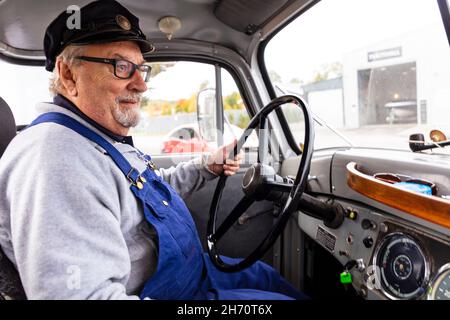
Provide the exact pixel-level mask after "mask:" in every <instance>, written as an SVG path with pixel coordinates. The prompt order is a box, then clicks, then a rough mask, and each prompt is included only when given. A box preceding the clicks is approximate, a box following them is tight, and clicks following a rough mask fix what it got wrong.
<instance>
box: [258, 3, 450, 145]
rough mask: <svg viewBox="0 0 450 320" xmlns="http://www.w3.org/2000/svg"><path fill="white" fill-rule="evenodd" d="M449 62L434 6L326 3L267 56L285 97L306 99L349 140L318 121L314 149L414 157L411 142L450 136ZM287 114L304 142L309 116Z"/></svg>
mask: <svg viewBox="0 0 450 320" xmlns="http://www.w3.org/2000/svg"><path fill="white" fill-rule="evenodd" d="M449 57H450V49H449V45H448V40H447V37H446V34H445V29H444V27H443V23H442V18H441V16H440V12H439V8H438V4H437V1H430V0H395V1H392V0H342V1H333V0H323V1H320V2H319V3H317V4H316V5H314V6H313V7H312V8H310V9H309V10H307V11H306V12H304V13H303V14H301V15H300V16H299V17H298V18H296V19H295V20H294V21H292V22H291V23H290V24H289V25H288V26H286V27H285V28H284V29H283V30H281V31H280V32H279V33H278V34H276V35H275V36H274V37H273V38H272V39H271V40H270V41H269V43H268V45H267V47H266V50H265V56H264V58H265V63H266V68H267V70H268V71H269V76H270V79H271V81H272V84H273V85H274V87H277V88H281V90H275V91H276V92H277V94H278V95H280V94H282V92H285V93H286V92H287V93H297V94H299V95H300V96H302V97H303V98H304V99H305V100H306V102H307V103H308V104H309V106H310V108H311V111H312V112H313V113H314V114H315V115H316V116H317V118H318V119H319V120H318V121H319V122H320V120H322V121H323V122H325V123H326V124H327V125H328V126H329V127H331V128H336V129H337V130H338V131H339V132H340V133H341V134H342V135H343V136H344V137H346V138H347V139H343V138H341V137H339V136H338V135H336V134H335V133H333V132H332V131H330V130H329V128H328V127H327V126H325V125H323V124H322V125H321V124H319V123H318V122H316V124H315V129H316V139H315V149H322V148H327V147H338V146H343V145H349V144H352V145H354V146H360V147H373V148H390V149H399V150H409V140H410V135H411V134H415V133H423V134H424V136H425V139H429V137H428V134H429V132H430V130H432V129H439V130H441V131H442V132H444V133H445V134H447V135H448V134H450V86H449V85H448V84H449V83H450V61H449V59H448V58H449ZM283 111H284V113H285V116H286V118H287V120H288V123H289V126H290V129H291V130H292V132H293V135H294V137H296V138H300V139H298V141H297V143H300V142H301V137H302V136H303V133H302V132H301V130H302V128H303V126H302V125H301V124H299V122H300V121H301V119H302V117H295V116H294V115H293V114H292V113H293V112H297V110H290V109H289V110H288V109H285V110H283ZM442 150H443V149H441V151H442ZM445 150H446V151H447V149H445ZM435 152H436V149H435Z"/></svg>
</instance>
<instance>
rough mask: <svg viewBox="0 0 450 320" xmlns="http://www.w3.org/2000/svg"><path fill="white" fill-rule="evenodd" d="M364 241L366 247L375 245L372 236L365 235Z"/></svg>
mask: <svg viewBox="0 0 450 320" xmlns="http://www.w3.org/2000/svg"><path fill="white" fill-rule="evenodd" d="M363 243H364V246H365V247H366V248H372V246H373V239H372V237H371V236H368V237H365V238H364V239H363Z"/></svg>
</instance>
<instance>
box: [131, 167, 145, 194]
mask: <svg viewBox="0 0 450 320" xmlns="http://www.w3.org/2000/svg"><path fill="white" fill-rule="evenodd" d="M134 172H136V174H135V175H137V179H136V180H134V179H133V178H132V177H131V175H132V174H133V173H134ZM127 179H128V180H129V181H130V182H131V184H132V185H133V186H136V188H138V189H139V190H142V188H144V183H146V182H147V179H145V178H144V177H143V176H141V175H140V174H139V172H138V171H137V170H136V169H135V168H131V169H130V171H129V172H128V173H127Z"/></svg>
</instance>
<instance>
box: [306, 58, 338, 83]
mask: <svg viewBox="0 0 450 320" xmlns="http://www.w3.org/2000/svg"><path fill="white" fill-rule="evenodd" d="M320 69H321V70H319V71H316V73H315V74H314V77H313V81H312V82H319V81H324V80H328V79H333V78H337V77H340V76H342V63H340V62H332V63H330V64H328V63H325V64H322V65H321V66H320Z"/></svg>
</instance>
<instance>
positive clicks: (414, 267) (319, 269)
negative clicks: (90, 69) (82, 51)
mask: <svg viewBox="0 0 450 320" xmlns="http://www.w3.org/2000/svg"><path fill="white" fill-rule="evenodd" d="M89 2H90V0H82V1H74V0H58V1H56V0H45V1H31V0H0V70H6V71H5V72H1V73H0V74H1V76H0V157H1V155H2V154H3V152H4V150H5V149H6V148H7V146H8V144H9V142H10V141H11V140H12V139H13V137H14V136H15V135H16V134H20V130H21V129H23V128H24V127H25V126H26V125H27V124H29V123H30V122H31V121H32V120H33V117H34V115H33V114H32V112H31V111H32V106H33V105H34V104H35V103H37V102H39V101H35V100H34V98H35V97H34V96H33V95H32V94H31V93H30V94H28V93H25V94H23V92H27V90H31V91H32V88H30V89H28V88H29V87H31V86H36V88H38V89H36V90H41V88H45V85H46V83H45V81H44V83H40V84H38V83H37V82H38V81H36V80H33V79H28V80H29V81H28V82H26V81H27V79H23V78H21V77H20V74H19V73H17V74H14V73H13V72H12V71H8V70H15V69H6V68H8V67H11V68H12V67H14V68H23V69H31V68H32V69H33V70H38V71H39V70H40V71H39V72H40V73H42V74H43V75H44V76H47V77H48V75H49V73H46V72H45V70H44V64H45V56H44V53H43V44H42V40H43V35H44V31H45V28H46V27H47V25H48V24H49V23H50V21H52V19H53V18H54V17H56V15H57V14H58V13H60V12H61V11H63V10H65V9H66V8H67V10H73V12H74V14H76V7H77V6H79V7H82V6H83V5H85V4H87V3H89ZM119 2H120V3H122V4H123V5H124V6H125V7H127V8H128V9H129V10H130V11H131V12H133V13H134V14H135V15H136V16H138V17H139V18H140V25H141V28H142V30H143V31H144V33H145V34H146V36H147V38H148V39H150V40H151V41H152V42H153V44H154V45H155V48H156V49H155V51H154V52H152V53H148V54H146V55H145V56H144V58H145V59H146V61H147V62H148V63H149V64H152V65H163V64H164V63H169V66H168V67H167V69H164V68H160V69H158V68H155V67H153V70H159V74H154V75H153V76H154V79H155V80H154V85H153V83H152V80H150V85H149V86H150V89H149V93H148V95H147V98H148V99H149V100H152V99H154V100H155V101H156V100H158V99H160V98H156V97H157V92H158V90H159V89H158V88H159V87H158V82H157V81H158V79H159V78H158V77H160V78H161V79H162V77H163V76H165V75H167V76H168V75H169V74H170V72H171V70H172V71H173V70H175V69H176V68H177V63H178V64H179V63H186V65H189V66H190V65H192V66H194V68H196V67H198V66H207V67H208V68H209V70H210V71H209V72H210V74H209V76H208V77H209V79H210V80H209V83H208V85H203V87H201V86H200V87H197V89H195V90H194V91H193V92H194V93H195V95H194V96H193V99H192V101H193V102H192V105H193V106H195V108H194V109H195V110H194V111H193V112H191V111H192V110H191V109H189V110H188V112H185V113H183V114H182V113H181V111H179V110H182V109H180V108H181V107H180V108H178V109H176V108H175V107H173V108H172V109H173V110H175V111H170V110H172V109H170V108H169V107H167V110H169V111H167V112H166V111H164V110H165V109H164V108H165V107H164V104H162V103H160V102H158V101H157V102H149V104H148V105H147V106H150V107H148V109H145V108H143V110H144V111H145V112H146V113H148V114H150V112H154V110H155V109H154V110H153V111H149V110H150V109H151V106H152V105H153V106H161V108H163V109H162V110H163V111H161V113H160V114H158V115H157V116H158V117H160V118H158V119H162V120H161V121H160V122H159V123H156V122H155V121H154V122H152V121H151V119H153V118H151V117H150V118H149V119H150V120H149V121H148V122H145V126H144V125H142V127H139V128H137V129H136V131H135V132H134V134H135V136H134V135H133V137H134V141H135V144H136V146H137V147H138V148H141V146H142V149H143V150H144V151H146V152H156V154H151V156H152V159H153V161H154V162H155V164H156V166H157V167H160V168H168V167H170V166H173V165H175V164H177V163H179V162H182V161H187V160H190V159H192V158H195V157H197V156H199V152H177V153H161V152H160V150H161V142H162V141H163V140H164V139H166V138H164V134H167V132H169V131H170V130H169V129H173V128H176V127H177V126H179V125H180V123H181V124H183V123H189V124H192V123H194V124H195V125H196V126H197V125H198V130H197V128H195V133H196V134H200V135H201V136H202V137H201V138H202V139H204V140H205V141H208V142H209V143H214V144H215V145H216V146H220V145H222V144H223V142H224V141H223V133H224V130H226V129H224V127H226V126H227V122H233V125H236V126H239V127H240V128H242V132H244V134H242V135H241V136H237V137H236V139H237V140H238V144H237V146H236V148H235V150H234V151H236V152H237V151H239V150H242V152H243V153H244V160H243V163H242V164H241V168H240V170H239V171H238V173H237V174H236V175H234V176H232V177H228V178H226V177H220V178H218V179H214V180H211V181H209V182H207V183H206V185H205V186H204V187H203V188H202V189H200V190H198V191H196V192H194V193H193V194H192V195H190V196H189V197H188V198H186V199H184V200H185V202H186V204H187V206H188V208H189V210H190V211H191V213H192V215H193V217H194V220H195V223H196V226H197V229H198V232H199V235H200V240H201V241H202V244H203V246H204V249H205V251H208V252H209V254H210V256H211V258H212V260H213V262H214V263H215V265H216V266H217V267H218V268H219V269H222V270H225V271H226V272H235V271H237V270H242V269H244V268H246V267H247V266H249V265H251V264H252V263H253V262H255V261H256V260H258V259H261V260H263V261H264V262H266V263H268V264H270V265H272V266H273V267H275V269H276V270H278V271H279V272H280V273H281V274H282V275H283V276H284V277H285V278H286V279H287V280H288V281H289V282H290V283H291V284H293V285H294V286H295V287H296V288H298V289H300V290H302V291H303V292H304V293H306V294H307V295H308V296H309V297H311V299H313V300H327V299H337V300H344V299H345V300H427V299H429V300H450V215H449V213H450V154H449V153H448V150H447V149H446V148H445V146H446V145H447V144H446V143H447V142H448V140H447V138H446V136H445V133H444V132H445V130H446V129H447V128H450V126H448V124H449V122H450V121H448V120H447V119H450V117H446V112H450V111H446V109H448V110H450V109H449V102H450V91H449V89H448V86H447V85H446V84H448V80H450V61H449V59H448V57H449V55H448V53H450V49H449V47H450V46H449V44H450V9H449V4H448V1H446V0H437V1H428V0H427V1H425V0H415V1H402V0H398V1H381V2H380V1H370V0H364V2H365V3H366V4H365V5H363V4H361V3H360V1H353V0H343V1H339V4H337V3H335V1H332V0H322V1H316V0H266V1H255V0H250V1H238V0H153V1H142V0H139V1H138V0H119ZM397 2H398V3H397ZM392 3H397V4H398V6H397V7H395V8H394V9H398V10H401V13H402V15H405V17H406V18H405V19H407V18H408V17H409V16H410V17H409V18H410V20H411V21H414V23H420V28H423V30H424V31H421V30H422V29H420V28H419V27H417V26H414V27H411V29H408V30H407V29H406V27H405V26H404V25H405V24H400V23H396V22H395V21H389V20H390V19H388V17H385V18H383V17H377V19H378V21H379V25H378V26H374V25H372V24H371V25H370V26H369V24H370V23H369V21H367V23H366V22H365V20H366V19H369V18H368V17H367V16H368V15H370V14H369V12H370V10H371V9H370V8H379V7H380V11H379V12H380V14H385V15H389V17H391V16H394V17H395V16H396V13H395V12H391V11H395V10H394V9H392V10H391V8H390V6H391V5H392V6H393V4H392ZM413 3H414V4H413ZM382 6H384V7H383V8H381V7H382ZM425 7H426V9H424V8H425ZM336 8H339V9H342V12H343V15H342V16H340V14H341V13H340V11H339V13H338V14H334V15H331V14H330V15H326V16H325V13H323V16H321V14H322V13H321V12H326V10H328V11H331V12H336V10H337V9H336ZM414 8H415V9H414ZM373 10H375V9H373ZM344 14H345V15H344ZM419 14H420V15H419ZM397 15H398V12H397ZM416 15H419V16H420V17H422V19H417V18H416ZM428 15H429V16H430V17H431V16H432V17H433V19H434V20H430V22H427V21H425V20H426V19H427V17H428ZM374 16H375V14H374ZM333 19H334V20H333ZM352 19H353V21H352ZM402 19H403V18H402ZM383 21H387V22H386V24H387V25H388V27H386V28H385V29H386V30H384V31H385V34H384V35H383V36H379V37H376V36H375V35H376V32H378V31H380V30H381V29H383V28H384V26H382V24H383ZM408 21H409V20H408ZM365 23H366V24H367V29H366V28H365V27H366V26H365V25H363V24H365ZM340 24H342V25H345V24H348V25H349V29H348V30H352V32H355V33H354V34H353V33H344V32H341V34H340V36H341V38H337V39H334V38H333V37H334V36H331V35H332V34H333V33H332V32H333V29H335V30H338V29H339V28H340V27H339V25H340ZM297 25H298V28H299V30H300V31H298V32H296V31H295V30H296V29H294V27H296V26H297ZM395 25H396V26H398V27H399V28H404V30H403V29H402V30H400V31H399V33H398V36H396V37H393V36H392V34H394V33H395V32H394V31H393V29H390V28H391V27H392V26H395ZM308 26H311V27H308ZM312 26H314V28H313V27H312ZM431 27H433V28H435V27H436V28H437V29H438V30H439V32H440V33H439V37H438V36H437V35H436V33H433V35H435V36H432V37H430V36H428V35H429V34H428V33H426V32H428V31H427V30H429V29H427V28H431ZM301 28H302V29H301ZM370 28H373V29H370ZM358 29H361V30H358ZM411 30H412V31H411ZM430 30H431V29H430ZM432 30H434V29H432ZM358 31H360V34H357V32H358ZM283 32H284V33H285V34H287V33H289V34H288V35H287V36H286V37H284V38H282V34H283ZM380 32H381V31H380ZM430 32H431V31H430ZM433 32H434V31H433ZM327 33H329V34H330V37H329V38H323V36H322V34H327ZM386 34H388V35H389V37H385V35H386ZM371 36H373V39H369V38H370V37H371ZM390 36H392V37H390ZM415 37H417V38H415ZM434 37H436V39H435V38H434ZM342 39H347V40H345V41H344V40H342ZM417 39H419V40H417ZM360 40H361V41H360ZM358 41H360V42H358ZM350 42H354V43H355V44H353V45H354V47H348V48H345V49H342V50H343V52H344V53H345V54H343V55H342V56H340V57H339V59H340V60H339V61H340V62H339V65H336V64H335V65H333V64H332V62H333V61H334V60H333V59H334V58H333V59H329V57H330V56H331V54H332V53H336V52H338V51H339V50H341V46H344V44H345V43H350ZM394 49H395V50H394ZM339 52H340V51H339ZM433 54H434V55H435V56H433ZM319 58H320V59H321V58H323V59H322V60H320V61H319V60H318V59H319ZM428 58H429V59H428ZM426 59H428V60H426ZM425 60H426V61H425ZM316 61H319V62H317V64H316ZM336 61H337V60H336ZM283 63H285V64H286V65H283ZM297 63H298V66H304V69H301V67H297ZM324 63H328V64H326V65H325V64H324ZM427 63H429V64H427ZM316 66H317V68H319V69H318V70H319V71H317V70H314V69H313V68H314V67H316ZM2 68H5V69H2ZM302 68H303V67H302ZM320 68H322V69H320ZM310 69H311V73H310V74H311V76H310V77H309V78H308V79H309V80H311V79H312V80H311V81H308V79H306V78H302V77H303V76H304V74H307V73H308V72H309V70H310ZM383 69H384V70H383ZM17 70H19V69H17ZM21 70H22V69H21ZM193 70H195V69H193ZM197 70H199V69H197ZM38 71H36V72H38ZM33 72H34V71H33ZM314 72H315V73H314ZM195 73H196V72H195V71H193V72H185V74H184V75H183V77H182V78H179V79H181V81H175V80H173V81H172V82H170V81H169V83H171V84H170V86H171V87H170V91H169V92H170V94H172V95H174V96H175V95H176V94H177V91H179V92H181V91H182V90H183V88H184V87H185V86H188V83H189V82H190V79H192V81H194V78H195V77H196V75H195ZM198 73H200V71H198ZM411 73H414V75H413V76H411ZM177 77H178V76H177ZM283 77H284V79H283ZM305 77H308V76H305ZM411 77H412V78H411ZM11 79H13V80H11ZM14 79H15V80H14ZM36 79H37V78H36ZM39 79H41V78H39ZM174 79H175V78H174ZM224 79H227V80H224ZM289 79H291V80H290V81H289ZM305 79H306V80H305ZM411 79H412V80H411ZM22 81H23V82H22ZM41 82H42V81H41ZM228 82H232V83H233V88H235V91H236V92H237V93H238V94H239V99H237V100H236V99H235V100H236V101H238V102H229V101H231V100H226V99H225V98H224V97H225V96H226V94H227V93H226V90H227V89H226V88H227V85H226V84H225V83H228ZM12 86H15V87H19V86H21V87H22V91H21V92H22V96H21V97H18V98H17V100H14V98H11V96H12V94H13V92H12V89H8V88H11V87H12ZM208 86H210V87H212V88H214V90H212V91H211V92H212V99H210V100H205V99H203V100H201V99H199V95H200V93H201V90H202V89H204V88H205V87H208ZM23 87H27V88H23ZM31 91H29V92H31ZM17 92H19V89H17ZM226 101H228V102H226ZM233 101H234V100H233ZM397 101H400V102H401V101H408V103H407V104H405V103H399V102H397ZM151 103H153V104H151ZM232 103H236V104H235V105H236V106H237V105H239V106H241V107H239V108H240V109H239V108H238V107H230V105H232ZM19 104H23V105H24V106H23V107H22V106H20V107H19ZM406 106H407V107H408V109H407V114H406V115H405V116H403V112H404V111H405V110H406V108H405V107H406ZM155 108H156V107H155ZM186 110H187V109H186ZM144 111H143V112H144ZM164 112H165V113H164ZM183 112H184V111H183ZM405 112H406V111H405ZM230 115H231V116H230ZM155 117H156V116H155ZM163 117H167V122H164V121H166V120H165V119H166V118H164V119H163ZM225 118H226V120H225ZM180 119H181V120H180ZM183 119H185V120H183ZM180 121H185V122H180ZM170 126H172V127H170ZM169 127H170V128H169ZM165 129H168V130H167V131H164V132H163V130H165ZM429 129H433V130H435V131H434V134H432V135H430V139H431V140H430V139H428V137H427V138H426V134H427V132H428V131H429ZM152 130H153V131H152ZM156 130H160V131H161V132H163V133H164V134H163V133H162V134H161V137H162V138H161V140H160V141H159V140H158V141H157V140H156V138H155V132H156ZM212 131H214V132H215V133H214V134H211V132H212ZM158 132H159V131H158ZM192 132H194V130H192ZM253 132H255V133H256V134H257V138H258V143H257V146H255V145H254V144H253V145H252V146H247V145H246V144H245V142H246V139H247V138H248V136H249V135H250V134H251V133H253ZM448 144H449V145H450V143H448ZM153 146H154V149H152V148H151V147H153ZM153 150H156V151H153ZM0 201H1V199H0ZM0 229H1V225H0ZM220 255H226V256H230V257H241V258H244V259H243V260H242V262H241V263H239V264H237V265H229V264H227V263H225V262H224V261H222V260H221V259H220ZM0 298H1V299H26V294H25V292H24V290H23V288H22V286H21V282H20V275H19V273H18V272H17V271H16V269H15V267H14V265H13V264H12V263H11V262H10V261H9V260H8V258H7V257H6V256H5V255H4V254H3V253H2V252H1V250H0Z"/></svg>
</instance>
